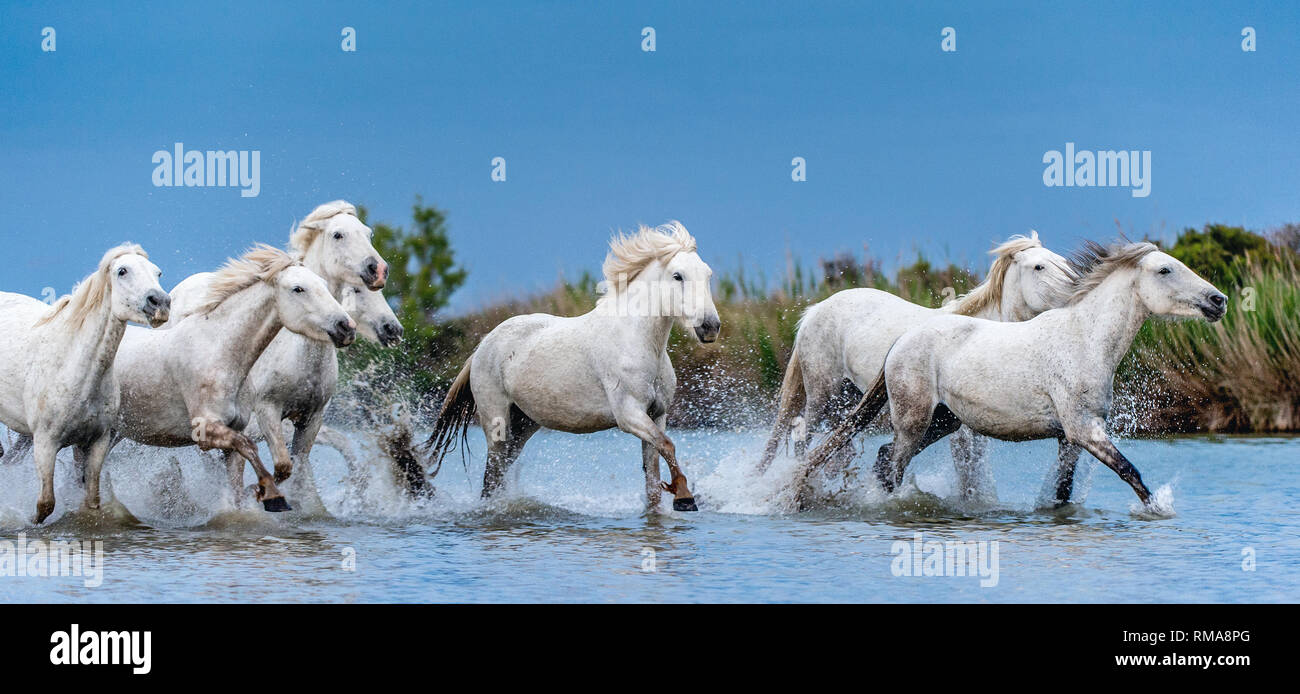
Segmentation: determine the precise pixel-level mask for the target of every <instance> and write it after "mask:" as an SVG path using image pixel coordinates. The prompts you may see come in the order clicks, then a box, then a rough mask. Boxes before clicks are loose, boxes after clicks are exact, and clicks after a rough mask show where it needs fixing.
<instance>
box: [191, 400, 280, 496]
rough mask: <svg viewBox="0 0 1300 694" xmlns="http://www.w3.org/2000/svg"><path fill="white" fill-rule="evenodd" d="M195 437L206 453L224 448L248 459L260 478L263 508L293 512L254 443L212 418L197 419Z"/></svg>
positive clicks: (258, 494) (260, 494)
mask: <svg viewBox="0 0 1300 694" xmlns="http://www.w3.org/2000/svg"><path fill="white" fill-rule="evenodd" d="M192 435H193V437H194V442H195V443H196V444H198V446H199V448H201V449H203V450H205V451H206V450H208V449H210V448H221V449H225V450H234V451H235V452H237V453H239V454H240V455H242V456H244V459H245V460H247V461H248V464H249V465H252V466H253V473H254V474H256V475H257V499H258V501H261V502H262V508H264V509H266V510H267V511H272V512H276V511H291V510H293V509H291V508H289V504H288V503H287V502H285V500H284V495H283V494H281V493H280V490H279V489H278V488H277V487H276V486H275V480H274V479H273V478H272V477H271V473H270V472H267V470H266V466H265V465H262V457H261V456H259V455H258V454H257V445H256V444H254V443H253V441H252V439H250V438H248V437H247V436H244V435H243V434H242V433H240V432H238V431H235V430H234V429H231V428H230V427H229V426H226V424H225V423H224V422H221V421H219V420H217V419H216V418H212V417H209V418H196V422H195V425H194V429H193V434H192Z"/></svg>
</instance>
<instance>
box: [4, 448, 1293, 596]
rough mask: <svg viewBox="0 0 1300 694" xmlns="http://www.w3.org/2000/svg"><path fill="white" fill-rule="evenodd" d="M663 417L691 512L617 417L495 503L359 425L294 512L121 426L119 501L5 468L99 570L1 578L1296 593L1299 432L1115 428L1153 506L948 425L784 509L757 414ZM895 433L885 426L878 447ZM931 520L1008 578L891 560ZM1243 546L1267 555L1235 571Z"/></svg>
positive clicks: (179, 588)
mask: <svg viewBox="0 0 1300 694" xmlns="http://www.w3.org/2000/svg"><path fill="white" fill-rule="evenodd" d="M671 433H672V435H673V436H674V438H675V440H676V442H677V447H678V451H679V452H680V455H681V456H682V457H683V460H684V461H685V465H686V470H687V474H688V476H689V477H690V479H691V482H692V486H693V488H694V490H695V493H696V496H697V499H698V501H699V505H700V509H701V510H700V511H699V512H698V513H673V512H665V513H662V514H651V515H648V516H647V515H646V514H645V513H644V512H643V508H642V475H641V469H640V455H639V450H640V448H639V444H638V443H637V442H636V441H634V440H632V439H631V438H630V437H628V436H626V435H624V434H621V433H618V432H606V433H602V434H595V435H590V436H569V435H562V434H554V433H549V432H543V433H541V434H539V435H537V436H536V437H534V438H533V440H532V441H531V442H530V443H529V446H528V449H527V450H526V451H525V454H524V456H523V457H522V459H521V460H520V462H519V463H518V464H517V465H516V466H515V468H514V469H513V470H512V473H511V475H510V486H509V491H508V492H507V493H506V495H505V497H504V498H503V499H501V500H498V501H493V502H490V503H484V502H481V501H479V500H478V498H477V489H478V484H479V482H480V480H481V475H482V463H481V454H482V449H483V446H482V443H481V441H478V440H475V441H474V442H473V449H474V450H473V454H472V456H471V460H470V462H469V465H468V471H466V470H465V469H463V468H462V467H461V463H460V460H459V457H458V456H457V455H456V454H453V455H452V456H450V457H449V458H448V461H447V463H446V465H445V467H444V470H443V471H442V473H441V474H440V475H439V477H438V479H437V480H436V484H437V487H438V491H437V494H436V496H435V497H434V498H433V499H431V500H427V501H415V502H413V501H410V500H408V499H406V498H405V497H403V496H402V494H401V493H399V492H398V491H397V490H396V488H395V487H394V486H393V483H392V480H391V475H390V474H389V472H388V468H387V467H386V463H385V462H384V461H382V460H380V459H378V458H377V457H376V456H374V455H373V454H371V453H369V452H368V451H369V448H370V447H369V445H368V443H367V441H366V437H365V436H361V435H354V440H357V441H358V444H359V445H360V446H362V449H363V458H364V459H365V460H366V461H367V465H368V466H369V467H367V468H366V469H365V470H363V472H362V475H361V476H362V477H363V478H364V479H365V480H366V484H365V486H364V488H362V487H360V486H359V485H358V484H357V482H356V481H355V478H349V477H348V476H347V467H346V466H345V465H344V463H343V459H342V457H341V456H339V455H338V454H337V453H335V452H334V451H332V450H327V449H318V450H317V451H316V452H315V453H314V455H313V459H314V466H313V467H314V469H315V476H316V485H317V487H318V488H319V492H320V497H321V499H322V500H323V502H324V505H325V509H326V512H325V513H307V512H305V511H303V510H301V509H304V508H306V506H304V505H302V504H299V507H300V510H297V511H294V512H290V513H284V514H267V513H264V512H262V511H261V510H257V509H248V508H245V509H243V510H233V508H232V505H231V504H232V502H231V499H230V497H229V495H228V494H226V493H225V491H224V471H223V469H222V468H221V466H220V465H217V464H215V463H214V462H212V461H210V460H208V459H205V458H203V457H201V456H200V455H198V454H197V453H195V452H193V451H180V452H177V451H158V450H155V449H147V448H141V447H133V446H131V445H129V444H128V445H123V446H120V447H119V448H118V449H117V450H115V451H114V453H113V455H112V456H111V457H110V459H109V462H108V464H107V465H106V470H107V471H108V473H109V476H110V478H111V479H110V481H109V483H108V485H109V486H110V487H111V489H112V494H113V496H114V498H115V499H116V501H115V503H112V504H108V505H107V506H108V507H109V509H110V510H109V511H106V512H104V513H101V514H97V515H93V516H92V515H87V514H86V513H84V512H76V509H77V508H78V505H79V504H80V500H81V497H80V494H81V492H80V490H79V489H78V486H77V485H76V484H75V483H74V482H73V480H72V470H71V465H70V464H68V461H65V460H63V458H60V461H61V462H60V464H59V466H58V489H57V493H58V507H57V508H56V511H55V516H53V517H52V521H47V523H46V525H45V526H42V527H39V528H38V527H35V526H32V525H31V524H30V521H29V518H30V515H31V513H32V511H33V509H34V507H35V498H36V491H37V484H36V478H35V472H34V470H33V469H32V464H31V460H30V458H28V459H27V460H26V461H24V462H22V463H20V464H16V465H8V466H4V467H3V468H0V540H9V541H15V540H16V539H17V538H18V537H19V536H20V535H21V536H22V537H23V538H25V540H26V541H28V542H30V541H33V540H51V539H76V540H95V539H98V540H102V541H103V542H104V559H103V561H104V573H103V582H102V584H101V585H99V586H98V587H86V586H85V582H84V580H83V579H82V578H79V577H75V576H67V577H30V576H27V577H19V576H0V600H2V601H5V602H43V601H52V602H153V601H179V602H250V601H254V602H446V601H452V602H533V601H562V602H568V601H581V602H750V601H758V602H777V601H779V602H804V601H854V602H856V601H871V602H912V601H924V602H950V601H951V602H1018V601H1030V602H1113V601H1120V602H1125V601H1134V602H1185V601H1186V602H1202V601H1206V602H1274V601H1276V602H1280V601H1295V600H1297V599H1300V574H1298V573H1297V572H1296V568H1297V567H1300V515H1298V514H1297V513H1296V512H1295V507H1294V504H1295V503H1296V501H1297V500H1300V439H1296V438H1228V439H1221V440H1212V439H1207V438H1180V439H1172V440H1162V441H1133V440H1130V441H1121V442H1120V443H1119V445H1120V448H1121V449H1122V450H1123V451H1125V453H1126V454H1127V455H1128V457H1129V458H1130V459H1131V460H1132V461H1133V463H1134V464H1135V465H1136V466H1137V467H1138V469H1139V470H1140V471H1141V472H1142V474H1143V477H1144V478H1145V479H1146V481H1147V483H1148V485H1149V486H1150V487H1151V488H1152V490H1157V489H1160V493H1159V494H1160V496H1161V498H1162V499H1164V500H1165V501H1166V502H1167V503H1171V504H1172V510H1173V514H1172V515H1170V516H1167V517H1153V516H1151V515H1150V514H1147V513H1144V512H1142V509H1139V508H1136V505H1135V502H1136V498H1135V497H1134V495H1133V493H1132V491H1131V490H1130V489H1129V487H1128V486H1127V485H1126V484H1124V483H1123V482H1121V481H1120V480H1119V479H1118V477H1117V476H1116V475H1115V474H1114V473H1112V472H1111V471H1110V470H1108V469H1106V468H1105V467H1102V466H1099V465H1096V464H1095V461H1092V459H1091V458H1089V457H1088V456H1087V455H1086V454H1085V455H1084V459H1083V461H1082V462H1081V469H1080V473H1079V476H1078V492H1077V493H1076V497H1075V498H1076V502H1078V503H1076V504H1074V505H1072V506H1071V507H1067V508H1066V509H1064V510H1062V511H1051V510H1039V509H1038V506H1039V503H1038V498H1039V496H1040V494H1041V493H1042V490H1043V487H1044V480H1045V478H1046V476H1047V471H1048V464H1049V461H1052V460H1054V459H1055V442H1046V441H1045V442H1031V443H1019V444H1011V443H1001V442H993V443H992V444H991V446H990V459H991V465H992V469H993V472H994V476H995V479H996V496H997V500H996V503H992V504H989V505H978V506H976V505H965V504H963V503H962V502H960V501H959V500H958V499H957V498H956V497H955V495H954V494H953V490H952V487H953V473H952V471H951V462H950V458H949V454H948V450H947V446H946V445H943V444H940V445H938V446H935V447H933V448H931V449H930V450H928V451H926V452H925V453H923V454H922V455H921V456H920V457H918V458H917V460H916V461H914V463H913V466H912V468H911V473H910V474H911V478H910V479H909V481H908V482H907V483H906V484H905V487H904V490H903V491H902V492H900V493H899V494H898V495H896V496H893V497H889V496H887V495H885V494H883V492H880V491H879V490H878V489H875V488H874V486H872V485H871V483H870V482H869V481H868V480H867V479H866V478H865V477H864V478H863V479H862V480H861V483H860V484H859V485H856V486H852V487H851V488H850V489H849V490H848V491H846V492H845V493H844V494H841V495H840V496H839V497H837V498H836V499H834V500H831V501H828V502H826V503H828V504H829V505H828V506H825V507H823V508H820V509H819V510H816V511H808V512H793V511H790V510H789V500H790V497H789V492H790V489H789V486H788V484H787V482H788V478H789V471H790V468H791V466H792V465H793V461H790V460H788V459H781V460H778V461H777V463H776V464H775V465H774V467H773V469H772V470H770V471H769V473H768V474H767V475H765V476H762V477H758V476H755V475H754V474H753V473H752V464H753V461H754V460H756V459H757V454H758V451H759V450H760V449H761V446H762V441H763V437H764V434H765V432H760V431H752V430H751V431H675V432H671ZM883 441H884V439H883V438H882V437H872V438H870V439H869V440H868V441H867V442H866V447H867V449H868V450H874V449H875V447H876V446H878V445H879V444H880V443H882V442H883ZM64 455H67V454H66V452H65V454H64ZM173 457H174V460H173ZM1094 467H1095V469H1093V468H1094ZM248 481H250V482H251V477H250V478H249V479H248ZM288 494H289V498H290V501H291V502H294V501H295V497H294V492H293V491H292V490H291V491H289V492H288ZM69 510H72V511H73V512H71V513H69ZM918 532H920V533H921V537H922V539H923V540H924V541H935V540H938V541H945V540H954V541H961V542H977V543H978V542H992V541H996V542H997V582H996V585H993V586H989V587H982V586H981V581H980V578H979V577H976V576H952V575H942V576H934V575H931V576H908V575H895V573H896V571H895V568H896V567H897V566H898V565H900V564H898V563H896V561H895V560H896V557H897V556H898V554H897V553H896V551H898V550H899V546H898V545H895V543H896V541H902V542H903V543H906V544H908V545H911V543H912V542H913V540H914V539H915V533H918ZM984 546H985V547H986V548H990V547H992V545H984ZM988 556H989V555H986V558H988ZM1252 558H1253V560H1254V566H1253V568H1254V570H1250V571H1248V570H1243V563H1244V562H1246V560H1247V559H1252ZM350 562H351V563H350ZM348 566H351V567H352V568H351V570H349V568H347V567H348Z"/></svg>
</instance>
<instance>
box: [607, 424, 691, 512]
mask: <svg viewBox="0 0 1300 694" xmlns="http://www.w3.org/2000/svg"><path fill="white" fill-rule="evenodd" d="M615 418H616V420H617V421H618V428H619V429H622V430H623V431H626V432H627V433H629V434H631V435H633V436H635V437H637V438H639V439H641V441H643V442H644V443H648V444H650V445H651V446H654V449H655V450H657V451H659V455H661V456H663V457H664V462H666V463H668V474H669V475H670V476H671V477H672V482H671V483H668V484H665V483H663V482H660V483H659V484H660V486H661V487H662V488H663V490H664V491H667V492H672V493H673V510H674V511H697V510H699V509H698V508H696V506H695V497H694V496H693V495H692V494H691V490H690V488H689V487H688V486H687V484H686V475H684V474H682V469H681V467H680V466H678V464H677V447H676V446H674V445H673V442H672V440H671V439H669V438H668V435H667V434H665V433H664V431H663V429H661V428H660V427H659V425H658V424H655V421H654V420H653V419H651V418H650V415H649V414H646V411H645V409H644V408H643V407H642V406H640V405H638V404H637V403H634V402H628V403H625V405H624V407H623V408H622V411H621V412H619V413H616V414H615ZM643 462H644V457H643ZM649 501H650V499H648V498H647V499H646V502H647V503H649Z"/></svg>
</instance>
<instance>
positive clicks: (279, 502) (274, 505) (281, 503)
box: [262, 496, 293, 513]
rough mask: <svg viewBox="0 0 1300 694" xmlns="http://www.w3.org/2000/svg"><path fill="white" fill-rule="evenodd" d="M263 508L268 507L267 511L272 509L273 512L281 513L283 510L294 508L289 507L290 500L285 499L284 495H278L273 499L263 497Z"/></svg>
mask: <svg viewBox="0 0 1300 694" xmlns="http://www.w3.org/2000/svg"><path fill="white" fill-rule="evenodd" d="M262 508H264V509H266V510H267V511H270V512H271V513H280V512H281V511H292V510H293V509H292V508H290V507H289V502H287V501H285V500H284V497H282V496H277V497H275V498H273V499H263V500H262Z"/></svg>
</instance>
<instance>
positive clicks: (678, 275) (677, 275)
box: [673, 272, 682, 282]
mask: <svg viewBox="0 0 1300 694" xmlns="http://www.w3.org/2000/svg"><path fill="white" fill-rule="evenodd" d="M673 279H675V280H677V281H678V282H681V281H682V273H680V272H674V273H673Z"/></svg>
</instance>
